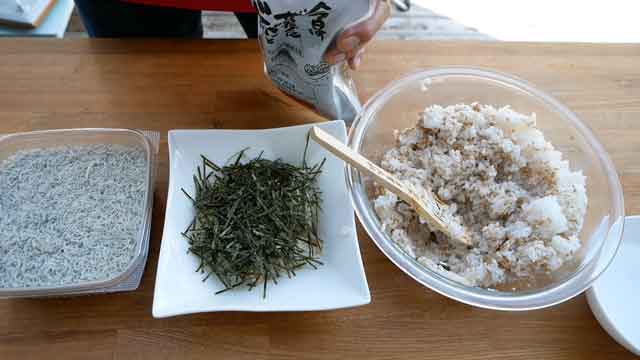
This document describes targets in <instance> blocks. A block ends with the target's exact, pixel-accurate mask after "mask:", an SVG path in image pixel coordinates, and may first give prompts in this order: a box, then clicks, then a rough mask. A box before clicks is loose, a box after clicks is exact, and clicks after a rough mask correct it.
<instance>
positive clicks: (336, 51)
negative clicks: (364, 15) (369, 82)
mask: <svg viewBox="0 0 640 360" xmlns="http://www.w3.org/2000/svg"><path fill="white" fill-rule="evenodd" d="M374 6H375V10H374V12H373V15H371V16H370V17H369V18H368V19H366V20H364V21H362V22H360V23H358V24H356V25H353V26H351V27H350V28H347V29H344V30H343V31H342V33H341V34H340V35H339V36H338V39H337V40H336V46H335V47H334V48H333V49H330V50H329V51H327V53H326V54H325V55H324V60H325V61H326V62H327V63H329V64H332V65H333V64H337V63H340V62H343V61H347V62H348V63H349V67H350V68H351V69H353V70H357V69H358V67H359V66H360V62H361V61H362V56H363V54H364V51H365V46H366V45H367V43H368V42H369V41H370V40H371V39H373V37H374V36H375V34H376V33H377V32H378V30H380V28H381V27H382V25H383V24H384V22H385V21H386V20H387V18H388V17H389V14H390V13H391V6H390V5H389V2H388V1H387V0H376V1H375V5H374Z"/></svg>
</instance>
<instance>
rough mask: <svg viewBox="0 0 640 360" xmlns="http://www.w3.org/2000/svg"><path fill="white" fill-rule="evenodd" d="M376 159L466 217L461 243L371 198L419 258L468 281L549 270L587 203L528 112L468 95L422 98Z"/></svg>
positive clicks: (564, 252)
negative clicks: (469, 99)
mask: <svg viewBox="0 0 640 360" xmlns="http://www.w3.org/2000/svg"><path fill="white" fill-rule="evenodd" d="M395 136H396V147H395V148H392V149H391V150H389V151H387V152H386V154H385V155H384V158H383V160H382V167H383V168H384V169H386V170H387V171H389V172H391V173H392V174H393V175H395V176H396V177H398V178H400V179H401V180H403V181H405V182H406V183H408V184H409V185H411V186H413V187H415V188H420V187H421V188H426V189H432V190H433V192H434V193H436V194H437V195H438V196H439V197H440V199H442V200H443V201H444V202H446V203H448V204H449V211H450V212H451V214H452V216H453V217H454V218H457V219H459V220H460V221H461V223H462V224H464V225H465V226H466V227H467V231H468V233H469V235H470V238H471V240H472V245H471V246H465V245H462V244H460V243H459V242H457V241H452V240H451V239H447V238H446V236H445V235H444V234H442V233H440V232H437V231H431V230H430V229H429V227H428V225H426V224H424V222H423V221H420V219H419V218H418V216H417V215H416V213H415V212H414V211H413V210H412V209H411V208H410V207H409V206H408V205H407V204H405V203H403V202H401V201H400V200H399V199H398V198H397V196H395V195H394V194H392V193H390V192H387V191H386V190H381V195H379V196H378V197H377V198H376V199H375V200H374V206H375V210H376V212H377V214H378V216H379V218H380V221H381V223H382V225H383V227H384V229H385V231H386V232H387V233H388V234H389V235H390V237H391V238H392V239H393V241H394V242H395V243H397V244H398V245H399V246H400V247H401V248H402V249H403V250H404V251H406V252H407V253H408V254H409V255H410V256H412V257H414V258H415V259H416V260H418V261H419V262H420V263H422V264H423V265H425V266H427V267H429V268H431V269H432V270H434V271H437V272H439V273H441V274H444V275H445V276H447V277H449V278H451V279H454V280H456V281H459V282H461V283H463V284H466V285H469V286H482V287H487V288H491V287H495V286H497V285H499V284H503V283H507V282H510V281H513V280H519V279H523V278H533V277H534V276H536V275H537V274H541V273H546V274H548V273H550V272H552V271H554V270H557V269H558V268H560V267H561V266H562V265H563V264H565V263H567V262H569V261H570V260H572V259H573V257H574V256H575V254H576V252H577V251H578V249H579V248H580V246H581V244H580V240H579V239H578V234H579V233H580V229H581V228H582V223H583V219H584V216H585V212H586V208H587V196H586V189H585V177H584V176H583V174H582V172H581V171H572V170H571V169H570V168H569V163H568V162H567V161H565V160H563V159H562V153H560V152H559V151H557V150H555V149H554V147H553V145H552V144H551V143H549V142H548V141H546V140H545V138H544V135H543V133H542V132H541V131H540V130H538V129H537V128H536V117H535V114H532V115H523V114H519V113H517V112H515V111H513V110H511V109H510V108H509V107H504V108H501V109H496V108H494V107H492V106H488V105H481V104H477V103H474V104H471V105H464V104H460V105H454V106H447V107H441V106H438V105H434V106H431V107H429V108H427V109H426V110H425V111H424V112H423V113H421V115H420V119H419V121H418V123H417V125H416V126H415V127H414V128H409V129H405V130H403V131H397V132H396V134H395Z"/></svg>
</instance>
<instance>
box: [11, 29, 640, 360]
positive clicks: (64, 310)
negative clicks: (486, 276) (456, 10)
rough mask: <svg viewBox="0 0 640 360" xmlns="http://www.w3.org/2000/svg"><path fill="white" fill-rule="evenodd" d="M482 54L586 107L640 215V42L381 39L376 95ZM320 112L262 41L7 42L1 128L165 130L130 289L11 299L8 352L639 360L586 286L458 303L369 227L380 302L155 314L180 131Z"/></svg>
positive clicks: (367, 80) (371, 64)
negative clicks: (541, 304)
mask: <svg viewBox="0 0 640 360" xmlns="http://www.w3.org/2000/svg"><path fill="white" fill-rule="evenodd" d="M434 65H474V66H483V67H488V68H494V69H497V70H500V71H505V72H509V73H513V74H515V75H518V76H520V77H523V78H525V79H528V80H530V81H532V82H533V83H534V84H536V85H538V87H540V88H542V89H543V90H546V91H548V92H550V93H551V94H552V95H554V96H556V97H557V98H559V99H560V100H561V101H562V102H564V103H565V104H567V105H568V106H569V107H570V108H572V109H573V110H574V111H575V112H577V113H578V115H579V116H580V117H581V118H582V119H584V120H585V121H586V122H587V123H588V125H589V126H590V127H591V128H592V129H593V130H594V132H595V133H596V135H597V136H598V137H599V138H600V139H601V140H602V142H603V143H604V144H605V147H606V148H607V150H608V151H609V153H610V154H611V157H612V158H613V161H614V162H615V164H616V166H617V168H618V171H619V173H620V175H621V179H622V182H623V186H624V191H625V197H626V208H627V212H628V213H638V212H640V156H638V154H640V122H639V121H640V46H632V45H590V44H585V45H575V44H554V45H551V44H535V45H534V44H513V43H471V42H469V43H461V42H457V43H430V42H378V43H376V44H374V45H373V46H372V47H371V48H370V50H369V51H368V54H367V58H366V59H365V61H364V64H363V67H362V70H361V71H360V72H359V73H358V74H357V83H358V85H359V86H360V88H361V91H362V96H363V98H368V97H369V96H371V95H372V94H373V93H374V92H375V91H376V90H377V89H379V88H381V87H382V86H383V85H385V84H386V83H388V82H389V81H391V80H392V79H395V78H398V77H400V76H401V75H402V74H405V73H407V72H410V71H413V70H416V69H419V68H425V67H430V66H434ZM317 120H320V118H319V117H318V116H317V115H315V114H314V113H312V112H310V111H308V110H305V109H303V108H301V107H300V106H299V105H297V104H296V103H294V102H292V101H291V100H289V99H287V98H285V97H284V96H281V95H280V94H279V93H278V91H277V90H275V89H274V88H273V87H272V85H271V84H270V83H269V81H268V80H267V79H265V78H264V76H263V75H262V63H261V60H260V55H259V53H258V49H257V46H256V44H254V43H253V42H249V41H118V40H112V41H109V40H105V41H92V40H72V41H43V40H0V133H1V132H16V131H29V130H35V129H50V128H72V127H127V128H139V129H155V130H158V131H161V133H162V134H163V136H162V143H161V151H160V159H161V160H160V170H159V177H158V186H157V188H156V193H155V207H154V210H153V211H154V216H153V230H152V236H151V249H150V256H149V261H148V263H147V270H146V272H145V275H144V278H143V280H142V284H141V286H140V288H139V289H138V290H137V291H135V292H131V293H124V294H113V295H100V296H86V297H78V298H69V299H50V300H37V299H26V300H0V359H40V358H58V359H153V360H160V359H171V358H180V359H216V358H220V359H236V358H246V359H281V358H289V359H307V358H309V359H365V358H366V359H374V358H375V359H383V358H384V359H421V360H422V359H598V360H600V359H630V358H633V356H632V354H631V353H629V352H627V351H626V350H625V349H624V348H622V347H621V346H619V345H618V344H616V343H615V342H614V341H613V340H612V339H611V338H610V337H609V336H608V335H607V334H606V333H605V332H604V330H602V329H601V328H600V326H599V325H598V323H597V322H596V320H595V319H594V317H593V315H592V314H591V311H590V310H589V308H588V305H587V303H586V300H585V297H584V296H578V297H577V298H575V299H573V300H571V301H568V302H566V303H564V304H561V305H558V306H555V307H552V308H550V309H546V310H539V311H532V312H523V313H506V312H495V311H488V310H481V309H476V308H473V307H470V306H467V305H463V304H459V303H457V302H455V301H453V300H449V299H447V298H445V297H443V296H440V295H438V294H435V293H434V292H432V291H430V290H428V289H426V288H424V287H422V286H420V285H418V284H417V283H416V282H414V281H413V280H411V279H410V278H409V277H408V276H406V275H404V273H402V272H401V271H400V270H398V269H397V268H396V267H395V266H394V265H393V264H391V262H390V261H388V260H387V259H386V258H385V257H384V256H383V255H382V254H381V253H380V252H379V251H378V250H377V248H376V247H375V246H374V245H373V243H372V242H371V241H370V240H369V238H368V237H367V235H366V234H365V233H364V231H362V229H361V228H360V230H359V238H360V246H361V249H362V253H363V258H364V263H365V268H366V272H367V277H368V280H369V285H370V288H371V292H372V303H371V304H370V305H368V306H363V307H359V308H354V309H347V310H339V311H330V312H310V313H263V314H252V313H212V314H199V315H192V316H182V317H176V318H170V319H163V320H155V319H153V318H152V317H151V303H152V297H153V287H154V279H155V271H156V265H157V258H158V252H159V249H160V240H161V237H162V227H163V222H164V209H165V203H166V194H167V182H168V169H169V167H168V156H167V143H166V132H167V131H168V130H169V129H177V128H247V129H248V128H267V127H278V126H287V125H293V124H300V123H308V122H313V121H317Z"/></svg>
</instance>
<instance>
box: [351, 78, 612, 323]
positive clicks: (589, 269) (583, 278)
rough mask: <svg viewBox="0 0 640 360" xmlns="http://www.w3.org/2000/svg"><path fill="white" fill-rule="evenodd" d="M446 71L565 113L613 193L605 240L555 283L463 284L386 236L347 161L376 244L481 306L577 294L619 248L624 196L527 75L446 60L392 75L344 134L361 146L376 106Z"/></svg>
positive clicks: (446, 291) (527, 305)
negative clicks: (506, 288)
mask: <svg viewBox="0 0 640 360" xmlns="http://www.w3.org/2000/svg"><path fill="white" fill-rule="evenodd" d="M450 76H456V77H465V76H466V77H470V78H476V79H481V80H485V81H491V82H493V83H498V84H500V85H502V86H506V87H508V88H511V89H515V90H517V91H520V92H523V93H525V94H527V95H528V96H530V97H532V98H533V99H534V100H537V101H538V102H540V103H541V104H542V105H544V106H545V107H546V108H547V109H548V110H549V111H552V112H554V113H556V114H558V115H559V116H561V117H562V118H564V119H565V120H566V121H567V122H568V123H569V124H570V125H571V126H572V127H573V128H575V129H576V131H577V132H578V133H579V134H580V135H581V136H582V137H583V138H584V140H585V141H586V142H587V144H588V145H589V146H591V147H592V148H593V150H594V154H595V155H596V157H597V158H598V160H599V163H600V165H601V166H602V167H603V169H604V170H605V176H606V178H607V180H608V186H609V189H610V191H611V192H612V193H613V195H614V196H613V197H612V199H611V200H612V204H611V209H612V216H609V217H608V218H607V224H606V225H607V227H606V229H607V231H606V236H605V240H604V241H602V243H601V244H600V246H599V247H598V249H597V250H596V253H595V255H594V257H593V259H591V260H590V261H589V262H588V263H587V264H586V265H584V266H581V267H579V268H578V270H577V271H575V272H574V273H572V274H571V275H569V276H567V277H565V278H564V279H563V280H562V281H560V282H559V283H556V284H552V285H548V286H545V287H543V288H540V289H536V290H527V291H523V292H520V293H517V294H514V293H508V292H499V291H495V290H488V289H483V288H479V287H467V286H464V285H462V284H459V283H457V282H455V281H453V280H451V279H448V278H446V277H444V276H443V275H441V274H438V273H437V272H435V271H433V270H431V269H428V268H427V267H425V266H423V265H421V264H419V263H418V262H417V261H416V260H415V259H413V258H411V257H410V256H408V255H407V254H406V253H405V252H404V251H402V250H401V249H400V248H399V247H398V246H397V245H395V244H394V243H393V241H391V239H389V237H388V235H387V234H386V233H385V232H384V231H382V230H381V229H380V226H379V221H378V219H377V216H375V213H374V214H373V216H371V213H372V210H371V208H370V205H369V201H368V197H367V196H366V194H365V193H364V191H363V189H362V184H361V182H360V175H359V172H358V171H357V169H355V168H353V167H351V166H347V171H346V172H345V174H346V180H347V185H348V187H349V193H350V195H351V199H352V202H353V205H354V209H355V210H356V214H357V216H358V219H359V220H360V222H361V223H362V225H363V227H364V228H365V230H366V231H367V233H368V235H369V237H370V238H371V239H372V240H373V242H374V243H375V244H376V246H377V247H378V248H379V249H380V250H381V251H382V252H383V253H384V254H385V256H386V257H387V258H389V259H390V260H391V261H392V262H393V263H394V264H395V265H396V266H397V267H398V268H400V269H401V270H402V271H404V272H405V273H406V274H407V275H409V276H410V277H412V278H413V279H414V280H416V281H418V282H419V283H421V284H422V285H424V286H426V287H428V288H430V289H432V290H434V291H436V292H438V293H440V294H442V295H445V296H447V297H449V298H452V299H454V300H457V301H460V302H463V303H466V304H469V305H473V306H477V307H481V308H487V309H494V310H512V311H513V310H533V309H540V308H545V307H549V306H553V305H555V304H558V303H560V302H564V301H566V300H569V299H571V298H573V297H575V296H577V295H579V294H580V293H582V292H583V291H585V290H586V289H587V288H588V287H589V286H590V285H591V284H592V283H593V281H595V280H596V279H597V278H598V277H599V276H600V275H601V274H602V273H603V272H604V271H605V270H606V269H607V267H608V266H609V265H610V264H611V262H612V260H613V258H614V257H615V254H616V253H617V251H618V249H619V246H620V242H621V239H622V234H623V231H624V199H623V192H622V186H621V184H620V180H619V178H618V175H617V172H616V170H615V168H614V166H613V163H612V161H611V159H610V158H609V155H608V154H607V152H606V151H605V150H604V147H603V146H602V145H601V144H600V142H599V141H598V140H597V138H596V137H595V135H594V134H593V133H592V132H591V130H590V129H589V128H588V127H587V126H586V125H585V124H584V123H583V122H582V121H581V120H580V119H579V118H578V116H577V115H576V114H575V113H573V112H572V111H571V110H570V109H569V108H567V107H566V106H565V105H563V104H562V103H560V102H559V101H558V100H556V99H555V98H553V97H552V96H550V95H548V94H546V93H544V92H543V91H541V90H538V89H537V88H536V87H534V86H533V85H532V84H530V83H529V82H527V81H526V80H523V79H520V78H518V77H516V76H513V75H509V74H505V73H501V72H497V71H495V70H491V69H484V68H479V67H466V66H447V67H435V68H430V69H427V70H418V71H414V72H412V73H409V74H408V75H405V76H403V77H401V78H399V79H397V80H395V81H392V82H391V83H389V84H388V85H386V86H385V87H384V88H382V89H381V90H379V91H378V92H377V93H376V94H374V95H373V96H372V97H371V98H370V99H369V100H368V101H367V102H366V104H365V105H364V107H363V110H362V112H361V113H360V114H359V116H358V117H357V118H356V119H355V121H354V123H353V125H352V127H351V129H350V132H349V138H348V145H349V147H351V148H352V149H353V150H355V151H357V152H359V151H360V146H361V144H362V140H363V138H364V134H365V133H366V131H367V129H368V128H369V126H370V125H371V124H372V123H373V122H374V115H375V114H376V113H377V111H378V109H380V107H382V106H383V105H384V104H385V103H386V102H387V101H388V100H389V99H390V98H391V97H393V96H394V95H395V94H396V93H397V92H399V91H400V90H401V89H402V88H403V87H405V85H407V84H411V83H414V82H416V81H424V80H425V79H434V78H442V77H450ZM616 225H617V226H618V227H619V235H617V234H615V233H614V231H618V228H616ZM612 237H614V238H613V240H614V241H615V246H614V249H613V251H612V252H610V253H609V254H607V255H608V258H606V259H601V256H600V255H601V254H602V251H603V249H604V247H605V245H606V243H607V240H610V239H612ZM616 237H617V238H616ZM381 239H384V240H381ZM596 268H597V270H596Z"/></svg>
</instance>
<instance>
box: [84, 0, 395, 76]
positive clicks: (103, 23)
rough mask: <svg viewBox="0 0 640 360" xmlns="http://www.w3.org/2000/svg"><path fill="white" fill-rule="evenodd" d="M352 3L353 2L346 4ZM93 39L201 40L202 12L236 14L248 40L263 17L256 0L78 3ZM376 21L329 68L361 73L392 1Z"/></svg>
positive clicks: (347, 41)
mask: <svg viewBox="0 0 640 360" xmlns="http://www.w3.org/2000/svg"><path fill="white" fill-rule="evenodd" d="M342 1H347V2H348V1H350V0H342ZM75 3H76V6H77V8H78V11H79V13H80V17H81V18H82V21H83V23H84V25H85V28H86V29H87V33H88V34H89V36H91V37H106V38H120V37H173V38H201V37H202V34H203V27H202V10H216V11H227V12H233V13H234V14H235V16H236V17H237V18H238V21H239V22H240V24H241V25H242V28H243V29H244V31H245V33H246V34H247V36H248V37H249V38H255V37H257V35H258V16H257V14H256V11H255V9H254V8H253V6H252V3H251V0H75ZM374 3H375V5H374V6H375V8H374V11H373V15H372V16H371V17H369V18H368V19H367V20H365V21H363V22H360V23H358V24H356V25H354V26H352V27H350V28H347V29H345V30H344V31H343V32H342V33H341V34H340V36H339V37H338V39H337V41H336V47H335V48H333V49H331V50H329V51H328V52H327V54H326V55H325V60H326V61H327V62H328V63H331V64H334V63H337V62H342V61H347V62H348V63H349V66H350V67H351V68H352V69H356V68H357V67H358V66H359V64H360V61H361V58H362V55H363V53H364V48H365V46H366V44H367V43H368V42H369V41H370V40H371V39H372V38H373V36H374V35H375V34H376V32H377V31H378V30H379V29H380V28H381V27H382V25H383V24H384V22H385V20H386V19H387V18H388V17H389V13H390V5H389V3H388V1H387V0H375V1H374Z"/></svg>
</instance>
